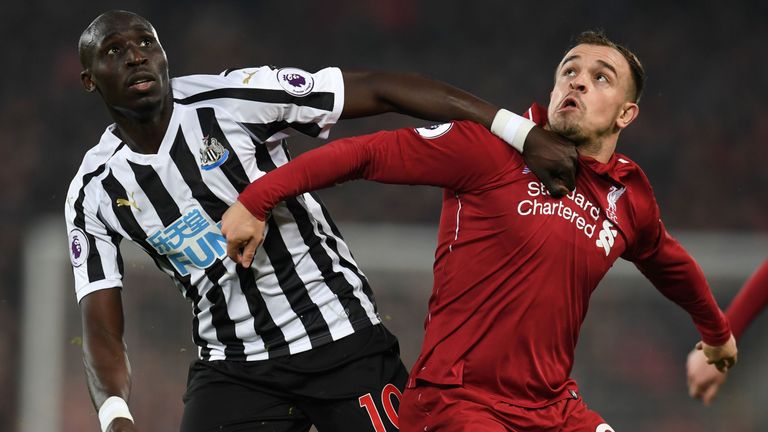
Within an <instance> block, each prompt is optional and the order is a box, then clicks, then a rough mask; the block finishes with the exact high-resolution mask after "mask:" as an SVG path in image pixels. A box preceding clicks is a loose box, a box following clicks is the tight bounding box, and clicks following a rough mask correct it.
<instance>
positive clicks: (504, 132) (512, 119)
mask: <svg viewBox="0 0 768 432" xmlns="http://www.w3.org/2000/svg"><path fill="white" fill-rule="evenodd" d="M534 126H536V123H534V122H533V121H531V120H528V119H527V118H525V117H521V116H519V115H517V114H515V113H512V112H509V111H507V110H505V109H503V108H502V109H500V110H499V112H497V113H496V117H494V118H493V123H491V132H493V134H494V135H496V136H497V137H499V138H501V139H503V140H504V141H506V142H507V144H509V145H511V146H512V147H514V148H515V150H517V151H519V152H520V153H522V152H523V145H525V138H526V137H527V136H528V132H530V131H531V129H533V127H534Z"/></svg>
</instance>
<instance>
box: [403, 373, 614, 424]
mask: <svg viewBox="0 0 768 432" xmlns="http://www.w3.org/2000/svg"><path fill="white" fill-rule="evenodd" d="M430 431H437V432H464V431H472V432H508V431H513V432H550V431H551V432H614V431H613V429H612V428H611V427H610V426H608V424H607V423H605V420H603V418H602V417H600V415H599V414H597V413H596V412H594V411H591V410H589V409H588V408H587V405H586V404H585V403H584V402H583V401H582V399H581V398H578V399H572V398H569V399H564V400H561V401H559V402H555V403H553V404H551V405H548V406H545V407H542V408H536V409H530V408H522V407H518V406H515V405H510V404H507V403H503V402H499V401H496V400H494V399H493V398H491V397H490V396H489V395H488V394H486V393H484V392H479V391H477V390H473V389H467V388H465V387H435V386H430V385H419V386H417V387H416V388H409V389H406V391H405V393H404V394H403V400H402V402H401V404H400V432H430Z"/></svg>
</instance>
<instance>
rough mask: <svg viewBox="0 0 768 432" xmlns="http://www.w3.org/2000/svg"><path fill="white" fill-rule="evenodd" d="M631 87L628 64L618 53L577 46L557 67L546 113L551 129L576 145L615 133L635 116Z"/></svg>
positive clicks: (596, 47)
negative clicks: (630, 96)
mask: <svg viewBox="0 0 768 432" xmlns="http://www.w3.org/2000/svg"><path fill="white" fill-rule="evenodd" d="M632 85H633V84H632V75H631V71H630V68H629V63H627V60H626V59H625V58H624V56H622V55H621V53H620V52H619V51H617V50H615V49H613V48H611V47H607V46H600V45H586V44H582V45H577V46H576V47H574V48H573V49H571V50H570V51H569V52H568V53H567V54H566V55H565V57H563V60H562V61H561V62H560V65H559V66H558V68H557V74H556V76H555V86H554V88H553V89H552V94H551V97H550V100H549V109H548V110H547V113H548V117H549V125H550V128H551V129H552V130H553V131H554V132H557V133H559V134H561V135H563V136H565V137H567V138H569V139H571V140H572V141H574V142H575V143H577V144H585V143H593V142H597V141H599V140H600V139H601V138H603V137H605V136H607V135H610V134H615V133H618V132H619V131H620V130H621V129H623V128H624V127H626V126H627V125H629V123H630V122H631V121H632V120H633V119H634V116H635V115H636V108H637V104H635V103H633V102H632V101H631V100H630V98H629V95H630V94H631V91H632ZM629 107H634V108H631V109H629V111H628V108H629Z"/></svg>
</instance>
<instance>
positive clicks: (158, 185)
mask: <svg viewBox="0 0 768 432" xmlns="http://www.w3.org/2000/svg"><path fill="white" fill-rule="evenodd" d="M128 165H130V166H131V169H132V170H133V175H134V176H135V177H136V183H138V184H139V187H141V189H142V190H143V191H144V193H145V194H146V195H147V198H148V199H149V202H150V203H151V204H152V207H154V208H155V211H156V212H157V215H158V216H160V220H161V221H162V223H163V226H166V227H168V226H171V224H172V223H174V222H175V221H176V220H177V219H178V218H180V217H181V211H180V210H179V206H178V205H176V201H174V200H173V198H172V197H171V194H170V193H168V190H166V189H165V187H164V186H163V181H162V180H160V176H159V175H157V172H155V169H154V168H152V166H147V165H139V164H137V163H133V162H131V161H128Z"/></svg>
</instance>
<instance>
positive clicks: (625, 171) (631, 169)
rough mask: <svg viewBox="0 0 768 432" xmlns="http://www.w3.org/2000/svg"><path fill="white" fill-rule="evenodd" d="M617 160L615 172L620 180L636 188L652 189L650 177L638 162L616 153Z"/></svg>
mask: <svg viewBox="0 0 768 432" xmlns="http://www.w3.org/2000/svg"><path fill="white" fill-rule="evenodd" d="M615 158H616V165H615V166H614V171H615V175H616V177H618V180H620V181H621V182H622V183H625V184H627V185H632V186H634V187H640V188H643V189H648V190H650V189H651V182H650V181H649V180H648V176H646V175H645V172H644V171H643V169H642V168H641V167H640V165H639V164H638V163H637V162H635V161H633V160H632V159H630V158H629V157H628V156H626V155H624V154H621V153H616V154H615Z"/></svg>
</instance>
